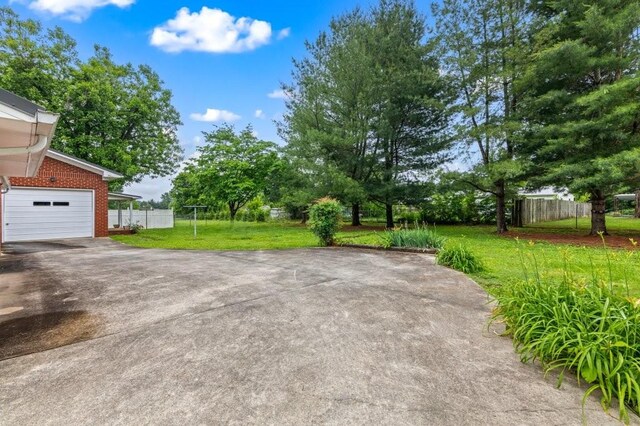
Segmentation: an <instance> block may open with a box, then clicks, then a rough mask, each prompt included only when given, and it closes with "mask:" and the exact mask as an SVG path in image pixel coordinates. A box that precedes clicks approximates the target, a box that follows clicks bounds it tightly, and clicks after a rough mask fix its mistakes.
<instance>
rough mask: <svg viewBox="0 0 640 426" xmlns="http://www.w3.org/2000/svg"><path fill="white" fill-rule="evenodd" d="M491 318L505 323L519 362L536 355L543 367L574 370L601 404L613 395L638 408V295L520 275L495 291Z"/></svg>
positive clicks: (624, 414) (623, 407)
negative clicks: (526, 278)
mask: <svg viewBox="0 0 640 426" xmlns="http://www.w3.org/2000/svg"><path fill="white" fill-rule="evenodd" d="M493 317H494V319H502V320H504V322H505V323H506V326H507V333H509V334H512V335H513V338H514V345H515V347H516V351H517V352H518V353H519V354H520V356H521V359H522V361H523V362H528V361H534V360H540V361H541V362H542V364H543V366H544V368H545V371H546V372H550V371H552V370H559V371H560V376H559V379H558V385H560V384H561V382H562V378H563V375H564V372H565V371H567V370H569V371H574V372H576V373H577V376H578V380H579V381H581V380H584V381H586V382H587V383H589V384H590V385H591V386H590V387H589V388H588V390H587V391H586V393H585V395H584V398H583V404H584V402H585V401H586V398H587V397H588V396H589V395H590V394H591V393H592V392H594V391H596V390H600V392H601V394H602V398H601V402H602V405H603V407H605V408H608V407H610V406H611V404H612V402H613V399H614V398H617V399H618V401H619V410H620V416H621V418H622V419H623V420H625V421H627V422H628V420H629V416H628V413H627V410H626V406H628V407H631V408H632V409H634V410H636V411H640V301H638V300H635V301H634V300H632V299H625V298H623V297H620V296H616V295H615V294H614V293H613V292H612V290H611V289H610V288H609V287H608V286H606V285H602V284H596V283H590V284H587V285H580V284H577V283H570V282H565V283H562V284H558V283H554V282H550V281H545V280H540V281H537V280H535V281H523V282H522V283H520V284H517V285H514V286H511V287H510V288H509V289H508V290H507V291H505V292H503V293H502V294H500V295H499V296H498V307H497V308H496V310H495V312H494V315H493Z"/></svg>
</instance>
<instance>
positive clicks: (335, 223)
mask: <svg viewBox="0 0 640 426" xmlns="http://www.w3.org/2000/svg"><path fill="white" fill-rule="evenodd" d="M341 214H342V206H341V205H340V203H339V202H338V201H336V200H334V199H333V198H328V197H325V198H321V199H319V200H318V201H316V203H315V204H314V205H313V206H311V208H310V209H309V228H310V229H311V232H313V233H314V234H315V235H316V236H317V237H318V239H319V240H320V244H321V245H323V246H330V245H332V244H333V241H334V239H335V235H336V233H337V232H338V229H339V228H340V217H341Z"/></svg>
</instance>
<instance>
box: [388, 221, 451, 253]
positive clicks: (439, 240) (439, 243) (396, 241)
mask: <svg viewBox="0 0 640 426" xmlns="http://www.w3.org/2000/svg"><path fill="white" fill-rule="evenodd" d="M445 241H446V238H444V237H442V236H441V235H439V234H438V233H437V232H435V231H434V230H432V229H428V228H427V227H422V226H419V227H417V228H415V229H409V228H402V229H394V230H390V231H386V232H385V233H384V237H383V245H384V246H385V247H410V248H427V249H441V248H442V247H444V243H445Z"/></svg>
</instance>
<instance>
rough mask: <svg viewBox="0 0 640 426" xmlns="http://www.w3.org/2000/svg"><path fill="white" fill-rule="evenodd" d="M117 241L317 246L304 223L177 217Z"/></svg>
mask: <svg viewBox="0 0 640 426" xmlns="http://www.w3.org/2000/svg"><path fill="white" fill-rule="evenodd" d="M112 238H113V239H114V240H116V241H120V242H122V243H125V244H129V245H132V246H136V247H147V248H167V249H191V250H263V249H286V248H299V247H314V246H317V245H318V244H317V241H316V238H315V237H314V236H313V234H311V232H309V231H308V230H307V229H306V228H305V227H304V226H301V225H299V224H293V223H286V222H283V223H280V222H268V223H256V222H235V223H233V224H232V223H230V222H225V221H207V222H205V221H203V220H199V221H198V237H197V238H195V239H194V238H193V224H192V223H191V222H190V221H188V220H178V221H176V226H175V228H173V229H145V230H142V231H140V232H139V233H138V234H135V235H117V236H113V237H112Z"/></svg>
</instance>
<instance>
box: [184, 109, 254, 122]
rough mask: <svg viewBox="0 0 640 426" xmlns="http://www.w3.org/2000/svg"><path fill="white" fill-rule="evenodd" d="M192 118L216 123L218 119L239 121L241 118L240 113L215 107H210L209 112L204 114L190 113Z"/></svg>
mask: <svg viewBox="0 0 640 426" xmlns="http://www.w3.org/2000/svg"><path fill="white" fill-rule="evenodd" d="M190 117H191V119H192V120H195V121H206V122H208V123H216V122H218V121H237V120H240V118H242V117H240V116H239V115H238V114H235V113H233V112H231V111H227V110H224V109H214V108H209V109H207V112H205V113H204V114H200V113H199V112H194V113H193V114H191V115H190Z"/></svg>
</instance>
